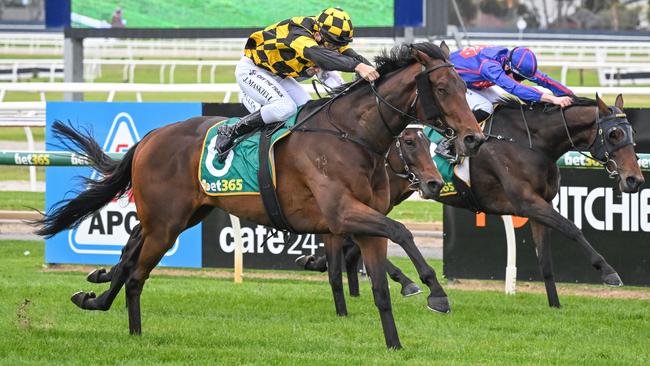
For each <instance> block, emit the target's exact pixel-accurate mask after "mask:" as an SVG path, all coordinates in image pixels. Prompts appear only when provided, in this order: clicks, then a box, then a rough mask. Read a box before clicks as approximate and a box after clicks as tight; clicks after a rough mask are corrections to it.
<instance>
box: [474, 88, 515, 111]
mask: <svg viewBox="0 0 650 366" xmlns="http://www.w3.org/2000/svg"><path fill="white" fill-rule="evenodd" d="M505 94H506V92H505V91H504V90H503V89H501V88H499V87H494V86H492V87H489V88H485V89H467V93H465V98H466V99H467V104H468V105H469V109H471V110H472V111H476V110H479V109H480V110H482V111H485V112H487V113H489V114H492V112H494V106H493V105H494V103H496V102H498V101H499V100H500V99H503V96H504V95H505Z"/></svg>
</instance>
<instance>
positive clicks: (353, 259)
mask: <svg viewBox="0 0 650 366" xmlns="http://www.w3.org/2000/svg"><path fill="white" fill-rule="evenodd" d="M343 248H344V261H345V272H346V273H347V275H348V290H349V291H350V296H354V297H357V296H359V271H358V268H359V259H360V258H361V249H359V246H358V245H357V244H356V243H355V242H354V241H353V240H352V238H351V237H350V236H348V235H346V236H345V245H344V246H343Z"/></svg>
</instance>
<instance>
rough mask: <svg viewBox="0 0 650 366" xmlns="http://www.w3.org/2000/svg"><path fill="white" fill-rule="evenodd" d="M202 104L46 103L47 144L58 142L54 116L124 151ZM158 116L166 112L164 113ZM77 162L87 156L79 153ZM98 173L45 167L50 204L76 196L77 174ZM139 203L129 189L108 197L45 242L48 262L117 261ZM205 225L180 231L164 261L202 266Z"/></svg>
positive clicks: (192, 113)
mask: <svg viewBox="0 0 650 366" xmlns="http://www.w3.org/2000/svg"><path fill="white" fill-rule="evenodd" d="M201 107H202V106H201V104H200V103H88V102H83V103H74V102H73V103H66V102H55V103H48V104H47V112H46V113H47V115H46V120H47V126H48V129H47V131H46V143H47V146H52V145H53V144H55V141H54V140H53V136H52V133H51V130H50V129H49V128H50V126H51V125H52V123H53V122H54V121H55V120H61V121H71V123H72V124H73V126H79V127H83V128H87V129H89V130H90V131H92V134H93V137H94V138H95V139H96V140H97V142H98V143H99V144H100V145H101V146H102V147H103V149H104V151H106V152H108V153H115V154H119V153H124V152H126V151H128V149H129V148H130V147H131V146H133V145H134V144H135V143H136V142H137V141H139V140H140V138H141V137H142V136H144V135H145V134H147V133H148V132H149V131H151V130H153V129H155V128H158V127H162V126H164V125H165V124H169V123H174V122H177V121H182V120H185V119H187V118H190V117H193V116H197V115H200V114H201ZM160 116H165V117H164V118H161V117H160ZM75 159H76V161H78V163H79V164H73V165H83V164H84V163H85V161H83V159H81V158H80V157H78V156H77V157H75ZM79 176H81V177H91V178H94V179H97V178H100V175H99V173H98V172H96V171H94V170H93V169H91V168H88V167H53V166H52V167H48V168H47V169H46V196H45V204H46V209H47V210H50V209H51V208H52V207H53V206H54V204H55V203H56V202H58V201H60V200H61V199H70V198H74V197H75V196H76V195H77V193H76V192H75V190H83V186H81V184H82V181H81V180H80V179H78V178H75V177H79ZM138 222H139V221H138V217H137V213H136V203H135V202H134V201H133V199H132V197H131V195H130V194H126V195H125V196H124V197H119V198H116V199H114V200H113V201H111V202H109V203H108V204H107V205H106V206H105V207H104V208H102V209H101V210H99V211H98V212H96V213H95V214H93V215H92V216H90V217H88V218H87V219H85V220H84V221H82V222H81V223H80V225H79V226H78V227H77V228H75V229H72V230H66V231H64V232H62V233H59V234H58V235H56V236H54V237H52V238H50V239H47V240H46V241H45V261H46V262H47V263H84V264H113V263H116V262H117V260H118V259H119V256H120V253H121V250H122V247H123V246H124V245H125V244H126V242H127V240H128V238H129V235H130V233H131V231H132V229H133V227H134V226H135V225H137V224H138ZM200 240H201V227H200V226H197V227H194V228H191V229H189V230H187V231H185V232H184V233H182V234H181V235H180V237H179V238H178V240H177V241H176V242H175V243H172V246H171V248H170V249H169V251H168V252H167V253H166V254H165V256H164V257H163V259H162V260H161V262H160V263H161V265H163V266H178V267H200V266H201V241H200Z"/></svg>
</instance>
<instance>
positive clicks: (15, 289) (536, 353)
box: [0, 242, 650, 365]
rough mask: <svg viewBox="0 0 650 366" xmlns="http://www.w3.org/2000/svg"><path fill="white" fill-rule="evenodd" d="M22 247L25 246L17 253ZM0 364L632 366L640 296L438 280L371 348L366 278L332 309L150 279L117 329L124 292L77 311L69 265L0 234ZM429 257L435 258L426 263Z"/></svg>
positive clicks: (638, 348) (273, 293)
mask: <svg viewBox="0 0 650 366" xmlns="http://www.w3.org/2000/svg"><path fill="white" fill-rule="evenodd" d="M25 251H29V255H27V256H25ZM0 257H1V258H3V259H2V266H0V339H2V342H0V360H2V361H1V363H2V364H6V365H16V364H57V365H58V364H79V365H89V364H133V365H145V364H152V365H154V364H155V365H159V364H197V365H198V364H211V365H222V364H223V365H232V364H237V365H243V364H260V365H297V364H299V365H305V364H315V365H376V364H381V365H405V364H408V365H476V364H481V365H504V364H507V365H548V364H558V365H560V364H561V365H574V364H584V365H611V364H621V365H624V364H627V365H643V364H648V363H649V362H650V353H649V352H650V350H649V348H648V346H647V331H648V329H650V317H648V311H647V309H648V302H647V301H640V300H619V299H595V298H586V297H574V296H563V297H562V300H563V303H564V307H563V308H562V309H561V310H556V309H550V308H548V307H547V306H546V300H545V297H544V296H543V295H531V294H518V295H515V296H504V295H503V294H501V293H496V292H477V291H460V290H450V291H448V292H449V296H450V299H451V302H452V307H453V312H452V313H451V314H449V315H440V314H434V313H431V312H430V311H428V310H426V308H425V299H426V298H425V296H422V295H420V296H416V297H411V298H402V297H401V296H399V292H398V288H399V286H396V285H392V286H391V292H392V298H393V300H392V303H393V313H394V315H395V319H396V324H397V328H398V330H399V333H400V337H401V341H402V344H403V346H404V349H403V350H401V351H398V352H394V351H387V350H386V349H385V348H384V341H383V334H382V331H381V326H380V322H379V317H378V316H377V311H376V309H375V306H374V305H373V301H372V298H371V295H370V294H371V291H370V288H369V283H368V282H367V281H362V283H361V297H360V298H349V297H348V298H347V302H348V311H349V313H350V315H349V316H348V317H346V318H339V317H337V316H336V315H335V314H334V309H333V305H332V299H331V292H330V289H329V285H328V283H327V281H326V276H325V275H321V276H322V278H323V281H320V282H307V281H300V280H298V279H296V280H260V279H245V280H244V283H243V284H234V283H232V282H231V281H230V280H226V279H214V278H194V277H171V276H160V275H159V276H156V275H154V276H152V278H151V279H150V280H149V281H148V283H147V285H146V286H145V289H144V292H143V295H142V315H143V335H142V336H141V337H133V336H129V335H128V330H127V329H128V323H127V314H126V309H125V307H124V296H123V292H122V293H121V294H120V295H119V296H118V297H117V300H116V302H115V303H114V305H113V308H112V309H111V310H110V311H108V312H88V311H82V310H79V309H77V308H76V307H75V306H74V305H73V304H72V303H70V301H69V297H70V295H71V294H72V293H73V292H75V291H78V290H79V289H85V290H89V289H94V290H95V291H101V290H103V289H105V288H107V286H106V285H94V284H93V285H91V284H89V283H87V282H85V279H84V277H85V275H84V274H82V273H44V272H42V262H43V249H42V244H41V243H40V242H2V243H0ZM435 264H436V266H437V267H438V269H439V268H440V267H439V262H436V263H435Z"/></svg>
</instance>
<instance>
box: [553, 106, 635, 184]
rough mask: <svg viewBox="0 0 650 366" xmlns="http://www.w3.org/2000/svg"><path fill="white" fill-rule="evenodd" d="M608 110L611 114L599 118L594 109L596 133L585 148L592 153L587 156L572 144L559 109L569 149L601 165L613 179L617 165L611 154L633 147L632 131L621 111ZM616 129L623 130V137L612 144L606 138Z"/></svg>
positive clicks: (562, 111)
mask: <svg viewBox="0 0 650 366" xmlns="http://www.w3.org/2000/svg"><path fill="white" fill-rule="evenodd" d="M609 110H610V111H611V112H612V113H611V114H609V115H607V116H604V117H602V118H601V117H600V114H599V113H598V107H596V127H597V128H598V133H597V134H596V136H594V140H593V141H592V142H591V144H590V145H589V147H588V148H587V150H589V151H590V152H591V151H593V152H592V154H591V156H589V155H587V154H584V153H582V152H581V151H580V149H578V148H577V147H576V145H575V144H574V143H573V139H572V138H571V134H570V133H569V126H568V125H567V122H566V118H565V117H564V109H562V108H560V112H561V114H562V121H563V122H564V129H565V130H566V133H567V137H568V138H569V142H570V143H571V147H573V148H574V149H575V150H576V151H578V153H580V154H582V155H584V156H586V157H588V158H591V159H593V160H596V161H597V162H598V163H600V164H602V165H603V166H604V167H605V170H606V171H607V173H608V174H609V177H610V178H615V177H616V176H618V164H617V163H616V160H614V158H613V154H614V153H615V152H616V151H618V150H620V149H621V148H623V147H625V146H627V145H634V130H633V129H632V125H630V122H629V121H628V120H627V115H626V114H625V113H623V111H621V110H620V109H618V108H613V107H609ZM617 128H618V129H621V130H623V132H624V134H625V137H624V138H623V139H622V140H621V141H619V142H617V143H615V144H612V143H611V142H610V141H609V139H607V138H606V136H608V135H609V134H610V133H611V132H612V131H614V130H616V129H617ZM609 163H612V165H613V167H612V168H611V169H610V168H609Z"/></svg>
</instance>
